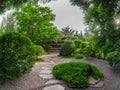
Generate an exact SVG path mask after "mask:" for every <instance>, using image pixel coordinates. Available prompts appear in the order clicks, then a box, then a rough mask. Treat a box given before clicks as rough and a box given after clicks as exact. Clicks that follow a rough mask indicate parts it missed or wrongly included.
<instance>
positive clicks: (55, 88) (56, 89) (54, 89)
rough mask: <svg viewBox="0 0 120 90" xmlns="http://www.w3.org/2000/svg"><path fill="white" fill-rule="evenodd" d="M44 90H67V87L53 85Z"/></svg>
mask: <svg viewBox="0 0 120 90" xmlns="http://www.w3.org/2000/svg"><path fill="white" fill-rule="evenodd" d="M42 90H65V87H63V86H62V85H52V86H48V87H45V88H44V89H42Z"/></svg>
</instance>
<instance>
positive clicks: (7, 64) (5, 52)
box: [0, 32, 35, 79]
mask: <svg viewBox="0 0 120 90" xmlns="http://www.w3.org/2000/svg"><path fill="white" fill-rule="evenodd" d="M34 57H35V50H34V47H33V44H32V42H31V40H30V39H29V38H27V37H26V36H23V35H21V34H19V33H15V32H11V33H5V34H3V35H2V36H1V37H0V77H2V78H5V79H17V78H19V77H20V76H22V75H23V74H25V73H27V72H29V71H30V70H31V68H32V66H33V64H34V63H33V62H34Z"/></svg>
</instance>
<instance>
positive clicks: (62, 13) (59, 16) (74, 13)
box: [45, 0, 85, 31]
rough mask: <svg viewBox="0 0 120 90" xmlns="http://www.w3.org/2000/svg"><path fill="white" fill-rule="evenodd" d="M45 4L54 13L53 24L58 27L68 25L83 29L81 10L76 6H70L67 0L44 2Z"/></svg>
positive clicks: (78, 29)
mask: <svg viewBox="0 0 120 90" xmlns="http://www.w3.org/2000/svg"><path fill="white" fill-rule="evenodd" d="M45 6H48V7H50V8H51V9H52V10H53V13H54V14H56V20H55V22H54V24H55V26H57V27H58V28H59V29H61V28H63V27H66V26H70V27H71V28H73V29H75V30H77V31H81V30H84V29H85V25H84V20H83V17H84V15H83V13H82V10H80V8H79V7H77V6H76V7H75V6H71V5H70V2H69V0H56V1H52V2H50V3H48V4H45Z"/></svg>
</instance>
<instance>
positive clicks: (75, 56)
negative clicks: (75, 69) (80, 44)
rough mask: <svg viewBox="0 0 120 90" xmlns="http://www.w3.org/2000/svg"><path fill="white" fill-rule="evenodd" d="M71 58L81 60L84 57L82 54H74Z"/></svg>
mask: <svg viewBox="0 0 120 90" xmlns="http://www.w3.org/2000/svg"><path fill="white" fill-rule="evenodd" d="M73 57H74V58H76V59H81V58H83V57H84V55H83V54H79V53H76V54H74V55H73Z"/></svg>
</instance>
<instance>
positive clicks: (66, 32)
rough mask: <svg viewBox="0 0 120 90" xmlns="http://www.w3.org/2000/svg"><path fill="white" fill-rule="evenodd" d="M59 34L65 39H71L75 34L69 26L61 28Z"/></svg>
mask: <svg viewBox="0 0 120 90" xmlns="http://www.w3.org/2000/svg"><path fill="white" fill-rule="evenodd" d="M61 32H62V33H63V34H64V35H65V36H66V37H67V38H73V37H74V34H75V30H74V29H72V28H70V27H69V26H67V27H64V28H62V30H61Z"/></svg>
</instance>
